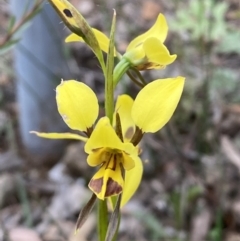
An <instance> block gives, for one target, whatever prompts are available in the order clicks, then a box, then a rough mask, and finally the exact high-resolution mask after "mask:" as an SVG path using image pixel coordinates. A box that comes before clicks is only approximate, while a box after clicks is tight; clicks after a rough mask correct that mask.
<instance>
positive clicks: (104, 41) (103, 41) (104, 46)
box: [65, 28, 116, 56]
mask: <svg viewBox="0 0 240 241" xmlns="http://www.w3.org/2000/svg"><path fill="white" fill-rule="evenodd" d="M92 31H93V33H94V35H95V37H96V39H97V41H98V43H99V46H100V48H101V50H102V51H103V52H105V53H108V48H109V38H108V37H107V36H106V35H105V34H104V33H103V32H101V31H99V30H97V29H95V28H92ZM65 42H66V43H69V42H84V40H83V38H82V37H80V36H78V35H76V34H74V33H72V34H70V35H69V36H68V37H67V38H66V39H65ZM115 56H116V53H115Z"/></svg>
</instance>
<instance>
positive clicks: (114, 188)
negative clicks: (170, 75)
mask: <svg viewBox="0 0 240 241" xmlns="http://www.w3.org/2000/svg"><path fill="white" fill-rule="evenodd" d="M121 192H122V186H121V185H119V184H118V183H117V182H115V181H114V180H113V179H112V178H109V179H108V181H107V189H106V193H105V197H110V196H112V195H117V194H119V193H121Z"/></svg>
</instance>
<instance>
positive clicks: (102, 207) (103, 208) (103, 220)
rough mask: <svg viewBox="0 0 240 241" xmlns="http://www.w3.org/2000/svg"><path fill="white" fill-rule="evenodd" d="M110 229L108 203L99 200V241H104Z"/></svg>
mask: <svg viewBox="0 0 240 241" xmlns="http://www.w3.org/2000/svg"><path fill="white" fill-rule="evenodd" d="M107 228H108V211H107V201H106V200H104V201H102V200H98V241H104V240H105V237H106V233H107Z"/></svg>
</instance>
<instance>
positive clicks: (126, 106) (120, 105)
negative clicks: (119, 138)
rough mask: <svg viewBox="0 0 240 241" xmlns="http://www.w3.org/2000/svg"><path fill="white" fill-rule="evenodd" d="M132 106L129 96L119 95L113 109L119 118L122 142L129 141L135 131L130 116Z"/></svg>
mask: <svg viewBox="0 0 240 241" xmlns="http://www.w3.org/2000/svg"><path fill="white" fill-rule="evenodd" d="M132 106H133V99H132V98H131V97H130V96H129V95H119V96H118V98H117V102H116V107H115V115H116V112H117V113H118V114H119V116H120V120H121V126H122V134H123V138H124V140H125V141H126V140H130V139H131V138H132V136H133V134H134V131H135V124H134V122H133V119H132V116H131V110H132Z"/></svg>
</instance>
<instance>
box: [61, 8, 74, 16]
mask: <svg viewBox="0 0 240 241" xmlns="http://www.w3.org/2000/svg"><path fill="white" fill-rule="evenodd" d="M63 12H64V14H65V15H66V17H68V18H72V17H73V15H72V13H71V11H70V10H69V9H67V8H66V9H64V10H63Z"/></svg>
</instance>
